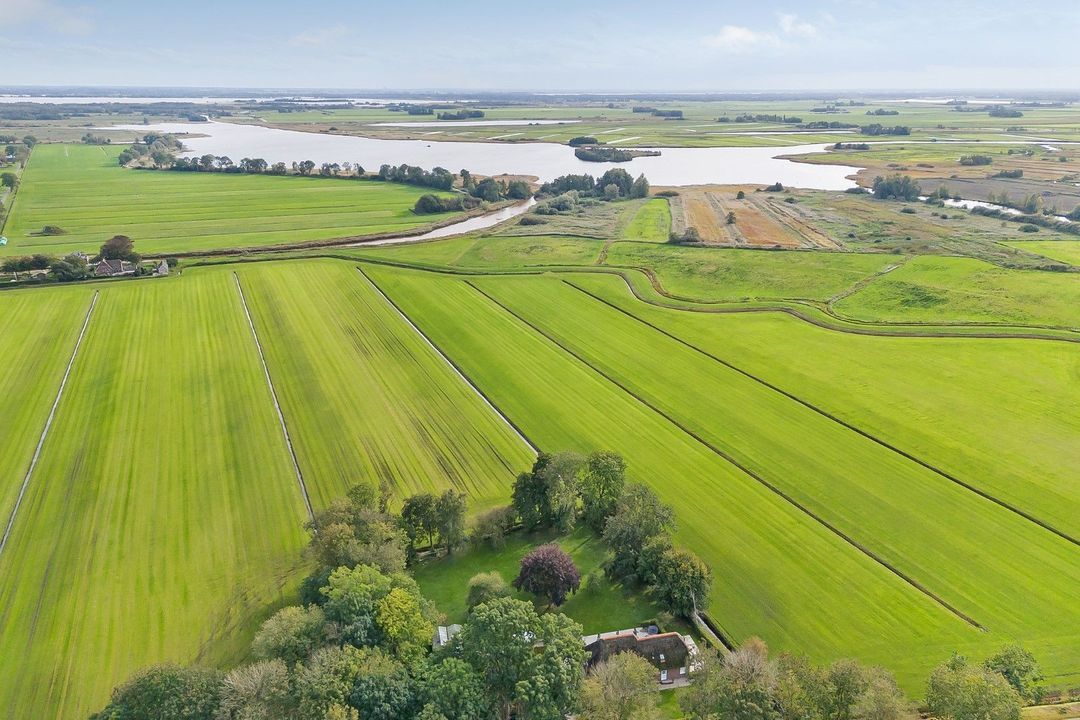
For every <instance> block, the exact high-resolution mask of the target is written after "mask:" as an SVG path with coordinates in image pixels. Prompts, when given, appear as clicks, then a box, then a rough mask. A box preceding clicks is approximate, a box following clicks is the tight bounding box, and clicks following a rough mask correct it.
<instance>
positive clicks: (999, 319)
mask: <svg viewBox="0 0 1080 720" xmlns="http://www.w3.org/2000/svg"><path fill="white" fill-rule="evenodd" d="M834 307H835V309H836V310H837V311H838V312H840V313H842V314H844V315H847V316H849V317H851V318H854V319H857V320H866V321H887V322H927V323H949V322H968V323H971V322H981V323H1012V324H1018V325H1049V326H1056V327H1064V328H1073V329H1078V328H1080V275H1076V274H1073V273H1053V272H1040V271H1036V270H1010V269H1005V268H1000V267H996V266H994V265H990V264H988V263H984V262H981V261H979V260H973V259H970V258H952V257H931V256H922V257H917V258H914V259H913V260H911V261H910V262H908V263H906V264H905V265H904V266H903V267H900V268H898V269H896V270H894V271H892V272H890V273H888V274H886V275H882V276H880V277H878V278H875V279H874V281H873V282H871V283H870V284H868V285H867V286H866V287H864V288H862V289H861V290H859V291H858V292H856V293H854V294H852V295H849V296H848V297H846V298H843V299H842V300H840V301H839V302H837V303H836V304H835V306H834Z"/></svg>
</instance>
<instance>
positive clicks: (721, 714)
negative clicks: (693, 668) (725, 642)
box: [679, 638, 781, 720]
mask: <svg viewBox="0 0 1080 720" xmlns="http://www.w3.org/2000/svg"><path fill="white" fill-rule="evenodd" d="M679 704H680V705H681V706H682V709H683V712H685V713H686V715H687V717H688V718H690V720H719V719H720V718H723V720H779V718H781V713H780V707H781V706H780V702H779V694H778V683H777V668H776V663H774V662H772V661H770V660H769V657H768V649H767V648H766V646H765V643H763V642H761V641H760V640H757V639H753V638H752V639H751V640H750V641H747V642H746V643H744V644H743V646H742V647H740V648H739V649H738V650H735V651H734V652H731V653H728V655H726V656H725V657H724V658H723V659H722V660H721V659H720V658H719V657H717V655H716V653H715V652H712V651H707V652H705V653H704V654H703V656H702V667H701V668H700V669H699V670H698V671H697V673H696V674H695V677H694V682H693V683H692V684H691V685H690V688H689V690H687V691H686V693H685V695H683V697H682V698H681V699H680V701H679Z"/></svg>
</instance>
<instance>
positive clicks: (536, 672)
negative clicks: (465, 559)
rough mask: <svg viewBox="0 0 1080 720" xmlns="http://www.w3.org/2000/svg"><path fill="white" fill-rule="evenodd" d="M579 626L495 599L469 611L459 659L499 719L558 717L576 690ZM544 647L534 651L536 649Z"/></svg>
mask: <svg viewBox="0 0 1080 720" xmlns="http://www.w3.org/2000/svg"><path fill="white" fill-rule="evenodd" d="M581 634H582V630H581V626H580V625H578V624H577V623H575V622H573V621H572V620H570V619H569V618H567V617H566V616H564V615H562V614H559V613H552V614H548V615H545V616H544V617H543V618H541V617H540V616H538V615H537V614H536V611H535V610H534V609H533V607H532V605H530V604H529V603H526V602H522V601H521V600H515V599H513V598H498V599H496V600H492V601H491V602H488V603H485V604H483V605H479V606H477V607H476V608H474V609H473V612H472V615H471V616H470V617H469V620H468V622H466V623H465V625H464V627H463V628H462V630H461V633H460V634H459V635H458V642H459V647H460V652H461V658H462V659H463V660H464V661H465V662H467V663H468V664H469V665H470V666H471V667H472V668H473V670H475V671H476V672H477V673H478V674H479V676H480V678H481V683H482V685H483V687H484V690H485V694H486V695H487V697H488V698H489V699H490V700H491V702H492V703H493V705H494V706H495V711H496V713H497V717H499V718H502V719H503V720H507V719H508V718H509V717H510V716H511V712H512V711H515V710H516V711H517V713H516V714H517V716H518V717H522V718H534V719H538V718H546V717H550V716H551V715H550V713H551V712H552V710H553V708H554V711H555V712H561V713H562V714H561V715H558V716H557V717H558V718H562V717H563V716H564V715H565V714H566V713H568V712H569V711H570V710H571V708H572V707H573V706H574V704H575V702H576V699H577V695H578V692H579V690H580V685H581V678H582V667H583V665H584V659H585V648H584V647H583V646H582V644H581ZM539 644H542V646H543V648H542V650H540V651H537V649H536V647H534V646H539Z"/></svg>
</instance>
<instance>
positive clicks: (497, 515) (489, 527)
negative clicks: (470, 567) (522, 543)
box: [471, 506, 517, 550]
mask: <svg viewBox="0 0 1080 720" xmlns="http://www.w3.org/2000/svg"><path fill="white" fill-rule="evenodd" d="M516 518H517V513H516V512H515V511H514V508H513V507H512V506H509V507H498V508H492V509H491V510H488V511H487V512H485V513H481V515H480V516H479V517H478V518H476V522H474V523H473V529H472V534H471V538H472V541H473V542H474V543H487V544H488V545H489V546H490V547H491V548H492V549H493V550H499V549H501V548H502V547H503V545H505V544H506V533H508V532H510V529H511V528H512V527H514V521H515V520H516Z"/></svg>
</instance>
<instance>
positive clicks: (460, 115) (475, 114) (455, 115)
mask: <svg viewBox="0 0 1080 720" xmlns="http://www.w3.org/2000/svg"><path fill="white" fill-rule="evenodd" d="M438 117H439V119H440V120H472V119H474V118H482V117H484V111H483V110H469V109H462V110H456V111H448V112H441V113H439V116H438Z"/></svg>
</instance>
